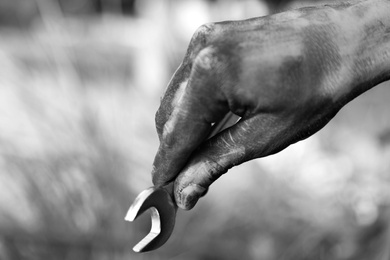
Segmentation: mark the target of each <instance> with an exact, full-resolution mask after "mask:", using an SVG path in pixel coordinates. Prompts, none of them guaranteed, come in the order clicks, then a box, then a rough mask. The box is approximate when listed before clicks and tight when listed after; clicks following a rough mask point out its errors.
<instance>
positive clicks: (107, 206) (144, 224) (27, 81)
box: [0, 0, 390, 260]
mask: <svg viewBox="0 0 390 260" xmlns="http://www.w3.org/2000/svg"><path fill="white" fill-rule="evenodd" d="M268 2H271V4H270V3H266V2H262V1H259V0H244V1H238V0H225V1H223V0H214V1H206V0H203V1H202V0H134V1H132V0H0V259H2V260H3V259H4V260H14V259H15V260H17V259H28V260H30V259H33V260H50V259H53V260H57V259H63V260H89V259H93V260H106V259H107V260H115V259H121V260H122V259H129V260H132V259H135V260H138V259H139V260H143V259H145V260H149V259H150V260H158V259H175V260H180V259H186V260H192V259H193V260H197V259H201V260H208V259H210V260H211V259H228V260H229V259H259V260H305V259H307V260H321V259H323V260H333V259H335V260H389V259H390V229H389V225H390V208H389V202H390V188H389V187H390V186H389V185H390V101H389V100H390V85H389V84H382V85H381V86H378V87H376V88H374V89H372V90H370V91H369V92H367V93H365V94H363V95H362V96H360V97H358V98H357V99H356V100H354V101H353V102H351V103H350V104H349V105H347V106H346V107H345V108H343V109H342V110H341V112H340V113H339V114H338V115H337V116H336V118H335V119H334V120H333V121H331V122H330V123H329V124H328V125H327V126H326V127H325V128H324V129H323V130H321V131H320V132H319V133H318V134H316V135H314V136H312V137H310V138H309V139H307V140H305V141H302V142H299V143H297V144H295V145H292V146H291V147H289V148H287V149H286V150H285V151H283V152H281V153H279V154H277V155H273V156H270V157H267V158H263V159H258V160H255V161H251V162H249V163H246V164H243V165H241V166H239V167H236V168H234V169H232V170H231V171H229V173H228V174H226V175H224V176H223V177H222V178H221V179H220V180H219V181H217V182H216V183H215V184H213V185H212V187H211V189H210V191H209V193H208V194H207V196H206V197H204V198H203V199H201V200H200V201H199V203H198V205H197V206H196V207H195V208H194V209H193V210H191V211H188V212H184V211H179V212H178V216H177V224H176V228H175V230H174V233H173V236H172V237H171V239H170V240H169V241H168V242H167V244H166V245H164V246H163V247H162V248H160V249H159V250H157V251H154V252H151V253H147V254H136V253H133V252H132V250H131V249H132V247H133V246H134V245H135V244H136V243H137V242H138V241H139V240H140V239H141V238H142V237H143V236H144V235H146V234H147V232H148V230H149V226H150V220H149V219H148V217H147V216H144V217H143V218H141V219H139V220H138V221H136V222H135V223H128V222H125V221H124V216H125V213H126V211H127V209H128V208H129V206H130V205H131V203H132V202H133V200H134V198H135V196H136V195H137V194H138V193H139V192H140V191H142V190H143V189H145V188H147V187H149V186H151V185H152V183H151V177H150V171H151V167H152V162H153V158H154V154H155V152H156V150H157V147H158V139H157V134H156V133H155V128H154V114H155V111H156V110H157V108H158V105H159V99H160V96H161V95H162V94H163V91H164V89H165V87H166V85H167V83H168V81H169V79H170V77H171V75H172V73H173V72H174V71H175V69H176V67H177V66H178V65H179V63H180V62H181V59H182V57H183V55H184V52H185V51H186V48H187V44H188V42H189V40H190V38H191V36H192V34H193V32H194V31H195V30H196V28H197V27H199V26H200V25H202V24H203V23H206V22H212V21H221V20H236V19H245V18H250V17H254V16H263V15H266V14H268V13H270V12H274V11H278V10H283V9H286V8H292V7H297V6H306V5H314V4H319V3H320V2H308V1H305V2H294V3H287V2H283V0H281V1H279V2H277V3H276V2H272V0H269V1H268Z"/></svg>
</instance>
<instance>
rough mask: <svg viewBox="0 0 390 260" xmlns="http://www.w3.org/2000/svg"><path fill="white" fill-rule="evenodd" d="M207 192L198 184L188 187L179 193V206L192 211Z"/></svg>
mask: <svg viewBox="0 0 390 260" xmlns="http://www.w3.org/2000/svg"><path fill="white" fill-rule="evenodd" d="M206 191H207V189H205V188H203V187H201V186H199V185H197V184H190V185H188V186H187V187H185V188H184V189H182V191H181V192H180V193H179V198H180V201H178V206H179V207H180V208H182V209H185V210H190V209H192V208H193V207H194V206H195V204H196V203H197V202H198V200H199V198H200V197H201V196H202V195H203V194H204V193H205V192H206Z"/></svg>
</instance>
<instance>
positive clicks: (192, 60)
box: [152, 1, 389, 209]
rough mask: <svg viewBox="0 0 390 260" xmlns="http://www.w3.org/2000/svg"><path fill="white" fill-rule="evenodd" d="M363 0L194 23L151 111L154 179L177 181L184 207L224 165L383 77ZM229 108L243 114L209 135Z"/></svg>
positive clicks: (331, 110)
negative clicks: (157, 105)
mask: <svg viewBox="0 0 390 260" xmlns="http://www.w3.org/2000/svg"><path fill="white" fill-rule="evenodd" d="M363 4H368V1H367V3H366V2H364V1H359V3H358V4H356V5H353V4H349V5H345V4H344V5H343V6H335V7H329V6H327V7H315V8H305V9H300V10H295V11H289V12H285V13H280V14H277V15H273V16H268V17H262V18H255V19H250V20H245V21H234V22H222V23H215V24H208V25H204V26H202V27H200V28H199V29H198V30H197V32H196V33H195V34H194V36H193V38H192V40H191V42H190V45H189V47H188V51H187V53H186V55H185V58H184V61H183V62H182V64H181V65H180V67H179V68H178V70H177V71H176V73H175V74H174V76H173V78H172V79H171V81H170V83H169V85H168V88H167V90H166V93H165V95H164V97H163V98H162V101H161V106H160V108H159V110H158V112H157V114H156V127H157V132H158V135H159V139H160V147H159V149H158V152H157V155H156V157H155V161H154V166H153V172H152V176H153V182H154V184H155V185H156V186H163V185H165V184H167V183H169V182H172V181H174V182H175V185H174V195H175V200H176V202H177V204H178V206H179V207H181V208H183V209H191V208H192V207H193V206H194V205H195V203H196V202H197V200H198V198H199V197H200V196H202V195H203V194H204V193H205V192H206V190H207V189H208V187H209V186H210V185H211V183H213V182H214V181H215V180H216V179H217V178H218V177H220V176H221V175H222V174H224V173H225V172H226V171H227V170H228V169H229V168H231V167H233V166H235V165H238V164H241V163H243V162H246V161H248V160H251V159H254V158H259V157H264V156H267V155H270V154H273V153H276V152H278V151H280V150H282V149H284V148H286V147H287V146H289V145H290V144H292V143H295V142H297V141H300V140H302V139H305V138H307V137H309V136H310V135H312V134H314V133H315V132H317V131H318V130H319V129H321V128H322V127H323V126H325V125H326V124H327V123H328V122H329V120H331V119H332V117H333V116H334V115H335V114H336V113H337V112H338V111H339V110H340V109H341V108H342V106H343V105H345V104H346V103H348V102H349V101H350V100H352V99H353V98H354V97H356V96H357V95H359V94H361V93H362V92H364V91H365V90H367V89H369V88H371V87H373V86H374V85H376V84H378V83H379V82H381V81H383V80H384V77H383V73H382V74H381V71H380V70H378V67H377V66H379V65H378V64H379V63H378V64H377V63H375V61H374V60H373V59H372V53H370V51H372V50H369V48H368V47H367V48H366V46H371V45H372V43H375V42H378V41H379V42H380V41H381V40H382V42H384V40H383V39H381V38H379V36H378V37H375V35H374V36H373V35H372V32H371V34H370V37H373V38H372V42H371V45H370V40H368V39H369V37H364V35H365V34H368V32H367V31H364V30H363V29H360V28H366V27H364V26H363V24H365V25H367V23H369V22H370V19H369V17H370V15H369V14H367V15H368V17H366V19H365V18H362V15H361V14H357V8H358V7H359V8H361V9H362V10H361V12H369V11H365V10H366V9H367V8H363V7H361V5H363ZM363 41H366V42H363ZM387 46H389V45H387ZM368 58H370V61H371V63H368V62H367V60H368ZM375 71H376V72H375ZM374 72H375V73H376V74H375V73H374ZM382 72H383V70H382ZM387 75H388V74H387ZM229 111H231V112H233V113H234V114H236V115H239V116H240V117H242V118H241V120H240V121H239V122H238V123H236V124H235V125H234V126H232V127H230V128H228V129H226V130H225V131H223V132H221V133H219V134H218V135H216V136H215V137H213V138H211V139H209V140H206V139H207V136H208V134H209V132H210V128H211V126H212V124H213V123H215V122H218V121H219V120H221V118H223V117H224V115H226V114H227V113H228V112H229Z"/></svg>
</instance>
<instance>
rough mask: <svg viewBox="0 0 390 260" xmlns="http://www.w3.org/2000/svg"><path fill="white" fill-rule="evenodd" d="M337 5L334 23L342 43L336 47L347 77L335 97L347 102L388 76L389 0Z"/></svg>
mask: <svg viewBox="0 0 390 260" xmlns="http://www.w3.org/2000/svg"><path fill="white" fill-rule="evenodd" d="M341 9H342V10H340V15H339V16H338V18H339V21H338V24H339V25H340V28H341V32H342V34H343V36H342V37H343V38H344V41H342V42H343V43H344V45H343V46H341V47H340V49H341V52H342V55H343V57H344V58H345V60H346V61H347V63H346V64H348V65H347V66H346V69H345V71H344V73H345V74H346V75H349V80H348V81H347V82H344V83H345V84H343V85H342V86H340V88H339V89H338V91H336V92H337V93H336V98H338V99H346V100H345V101H347V102H348V101H349V100H351V99H353V98H355V97H356V96H358V95H360V94H361V93H363V92H365V91H367V90H369V89H370V88H372V87H374V86H376V85H378V84H380V83H382V82H384V81H386V80H389V79H390V1H389V0H363V1H355V2H350V4H349V5H348V6H345V7H343V8H341ZM342 76H343V74H341V75H340V77H342Z"/></svg>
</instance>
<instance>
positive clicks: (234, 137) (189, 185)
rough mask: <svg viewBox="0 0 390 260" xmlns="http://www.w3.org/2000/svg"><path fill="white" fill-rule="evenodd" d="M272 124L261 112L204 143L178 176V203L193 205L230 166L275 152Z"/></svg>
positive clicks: (176, 186) (186, 208) (187, 206)
mask: <svg viewBox="0 0 390 260" xmlns="http://www.w3.org/2000/svg"><path fill="white" fill-rule="evenodd" d="M272 125H273V124H272V120H268V119H267V118H263V117H259V116H257V117H252V118H248V119H241V120H240V121H239V122H238V123H236V124H235V125H233V126H232V127H230V128H228V129H226V130H224V131H223V132H221V133H219V134H218V135H216V136H214V137H213V138H211V139H209V140H208V141H206V142H205V143H203V144H202V145H201V146H200V148H199V149H198V150H197V151H195V152H194V154H193V155H192V156H191V158H190V159H189V161H188V163H187V165H186V166H185V167H184V168H183V170H182V171H181V172H180V174H179V175H178V177H177V178H176V180H175V188H174V194H175V199H176V203H177V205H178V206H179V207H180V208H182V209H185V210H189V209H192V208H193V207H194V206H195V204H196V203H197V201H198V199H199V198H200V197H201V196H203V195H204V194H205V193H206V191H207V189H208V187H209V186H210V185H211V184H212V183H213V182H214V181H216V180H217V179H218V178H219V177H220V176H221V175H223V174H224V173H226V172H227V171H228V169H230V168H232V167H233V166H236V165H239V164H241V163H243V162H246V161H248V160H251V159H254V158H257V157H261V156H265V155H268V154H271V153H274V152H276V151H274V150H276V149H274V148H275V147H276V145H272V147H270V145H269V143H272V139H273V137H274V136H273V135H272V131H269V130H270V128H271V127H272ZM270 141H271V142H270ZM274 144H275V143H274ZM279 150H280V149H279Z"/></svg>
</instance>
